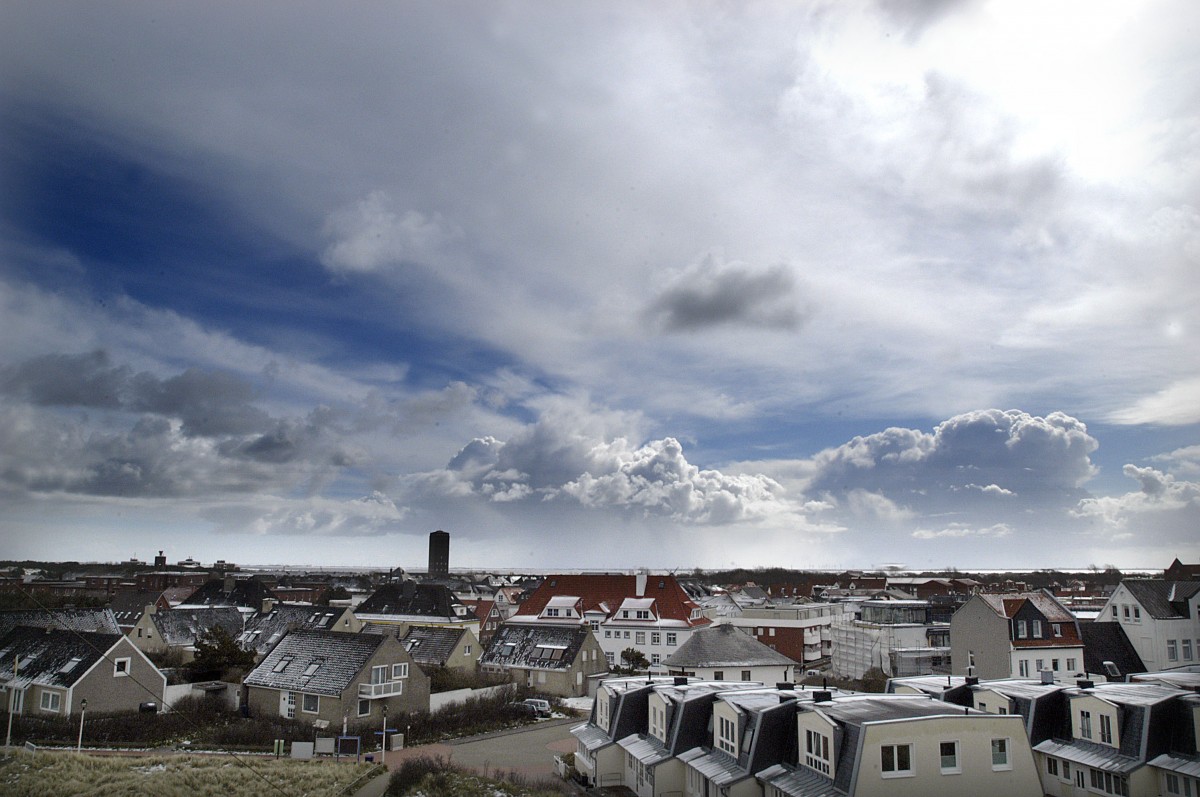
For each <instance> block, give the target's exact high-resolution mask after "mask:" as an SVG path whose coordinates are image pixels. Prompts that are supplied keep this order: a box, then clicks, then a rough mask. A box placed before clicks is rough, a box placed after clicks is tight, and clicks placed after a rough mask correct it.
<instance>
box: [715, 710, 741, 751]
mask: <svg viewBox="0 0 1200 797" xmlns="http://www.w3.org/2000/svg"><path fill="white" fill-rule="evenodd" d="M717 720H718V722H717V749H719V750H724V751H725V752H726V753H729V754H730V755H737V723H736V722H735V721H733V720H731V719H729V718H728V717H718V718H717Z"/></svg>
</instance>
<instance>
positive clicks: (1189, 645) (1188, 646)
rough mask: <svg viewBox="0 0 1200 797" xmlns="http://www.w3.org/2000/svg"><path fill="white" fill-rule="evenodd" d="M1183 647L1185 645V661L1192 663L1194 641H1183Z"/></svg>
mask: <svg viewBox="0 0 1200 797" xmlns="http://www.w3.org/2000/svg"><path fill="white" fill-rule="evenodd" d="M1182 645H1183V660H1184V661H1191V660H1192V640H1190V639H1185V640H1183V643H1182Z"/></svg>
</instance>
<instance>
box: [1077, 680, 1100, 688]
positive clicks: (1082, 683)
mask: <svg viewBox="0 0 1200 797" xmlns="http://www.w3.org/2000/svg"><path fill="white" fill-rule="evenodd" d="M1075 685H1076V686H1078V687H1079V688H1080V689H1091V688H1093V687H1094V686H1095V685H1096V682H1095V681H1088V680H1085V679H1083V678H1080V679H1079V680H1078V681H1076V682H1075Z"/></svg>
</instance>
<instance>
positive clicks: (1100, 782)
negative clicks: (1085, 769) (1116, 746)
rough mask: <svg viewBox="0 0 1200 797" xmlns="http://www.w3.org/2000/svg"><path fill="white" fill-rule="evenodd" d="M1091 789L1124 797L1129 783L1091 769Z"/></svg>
mask: <svg viewBox="0 0 1200 797" xmlns="http://www.w3.org/2000/svg"><path fill="white" fill-rule="evenodd" d="M1079 774H1080V775H1082V774H1083V773H1082V772H1080V773H1079ZM1184 785H1185V787H1186V785H1187V780H1184ZM1092 788H1093V789H1095V790H1096V791H1101V792H1104V793H1105V794H1116V795H1120V796H1121V797H1125V796H1126V795H1128V794H1129V781H1127V780H1126V779H1125V778H1123V777H1121V776H1120V775H1114V774H1113V773H1111V772H1102V771H1100V770H1098V769H1093V770H1092Z"/></svg>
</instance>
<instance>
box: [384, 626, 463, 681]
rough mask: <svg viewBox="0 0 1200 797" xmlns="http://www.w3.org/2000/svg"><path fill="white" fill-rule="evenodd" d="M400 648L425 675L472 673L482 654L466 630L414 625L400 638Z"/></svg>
mask: <svg viewBox="0 0 1200 797" xmlns="http://www.w3.org/2000/svg"><path fill="white" fill-rule="evenodd" d="M400 644H401V645H403V646H404V649H405V650H407V651H408V652H409V655H411V656H412V657H413V660H414V661H416V662H417V664H419V665H420V666H421V669H423V670H425V672H426V673H431V672H432V671H433V670H443V669H451V670H466V671H468V672H474V671H475V667H476V666H477V665H478V664H479V657H480V655H481V654H482V652H483V651H482V650H481V649H480V647H479V640H478V639H476V638H475V635H474V634H472V633H471V629H469V628H436V627H434V626H427V625H413V626H409V628H408V631H407V632H405V634H404V636H402V637H400Z"/></svg>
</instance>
